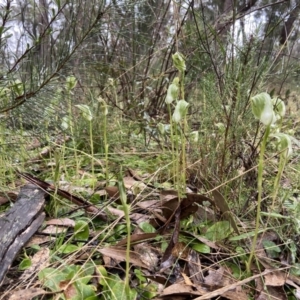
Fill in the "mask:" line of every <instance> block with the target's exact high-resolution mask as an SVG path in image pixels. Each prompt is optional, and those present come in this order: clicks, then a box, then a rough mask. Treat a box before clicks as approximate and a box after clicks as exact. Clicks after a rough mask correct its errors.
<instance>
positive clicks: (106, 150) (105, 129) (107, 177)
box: [103, 112, 109, 186]
mask: <svg viewBox="0 0 300 300" xmlns="http://www.w3.org/2000/svg"><path fill="white" fill-rule="evenodd" d="M103 123H104V124H103V131H104V133H103V135H104V136H103V138H104V152H105V181H106V186H108V184H109V182H108V181H109V176H108V174H109V172H108V144H107V118H106V112H104V120H103Z"/></svg>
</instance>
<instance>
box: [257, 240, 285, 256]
mask: <svg viewBox="0 0 300 300" xmlns="http://www.w3.org/2000/svg"><path fill="white" fill-rule="evenodd" d="M262 243H263V246H264V248H265V250H266V251H267V254H268V256H269V257H270V258H278V257H279V255H280V253H281V249H280V247H278V246H277V245H276V244H275V243H274V242H272V241H268V240H265V241H263V242H262Z"/></svg>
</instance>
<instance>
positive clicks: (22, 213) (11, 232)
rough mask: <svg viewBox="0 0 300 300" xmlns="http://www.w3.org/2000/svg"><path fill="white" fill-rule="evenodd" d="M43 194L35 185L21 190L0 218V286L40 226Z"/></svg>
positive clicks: (43, 201) (43, 215) (42, 217)
mask: <svg viewBox="0 0 300 300" xmlns="http://www.w3.org/2000/svg"><path fill="white" fill-rule="evenodd" d="M44 205H45V192H44V191H43V190H41V189H40V188H38V187H37V186H35V185H31V184H28V185H25V186H23V187H22V188H21V191H20V193H19V195H18V198H17V201H16V203H15V204H14V206H13V207H12V208H11V209H10V210H9V211H7V212H6V213H5V215H4V216H3V217H1V218H0V229H1V231H0V285H1V282H2V280H3V278H4V276H5V274H6V272H7V270H8V269H9V268H10V266H11V264H12V262H13V261H14V259H15V258H16V256H17V255H18V253H19V251H20V250H21V249H22V247H23V246H24V245H25V244H26V243H27V242H28V240H29V239H30V238H31V237H32V236H33V235H34V234H35V232H36V231H37V230H38V228H39V227H40V226H41V225H42V223H43V221H44V218H45V213H44Z"/></svg>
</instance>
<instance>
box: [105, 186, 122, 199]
mask: <svg viewBox="0 0 300 300" xmlns="http://www.w3.org/2000/svg"><path fill="white" fill-rule="evenodd" d="M104 190H105V191H106V193H107V195H108V196H109V198H119V197H120V193H119V188H118V187H117V186H106V187H105V188H104Z"/></svg>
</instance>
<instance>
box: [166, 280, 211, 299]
mask: <svg viewBox="0 0 300 300" xmlns="http://www.w3.org/2000/svg"><path fill="white" fill-rule="evenodd" d="M205 293H207V291H206V290H205V289H203V288H202V287H200V286H190V285H186V284H185V283H184V282H180V283H175V284H172V285H170V286H168V287H166V288H165V289H164V290H163V292H162V293H161V294H160V297H164V296H174V297H175V296H180V295H181V294H182V295H185V296H187V295H190V296H199V295H204V294H205Z"/></svg>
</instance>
